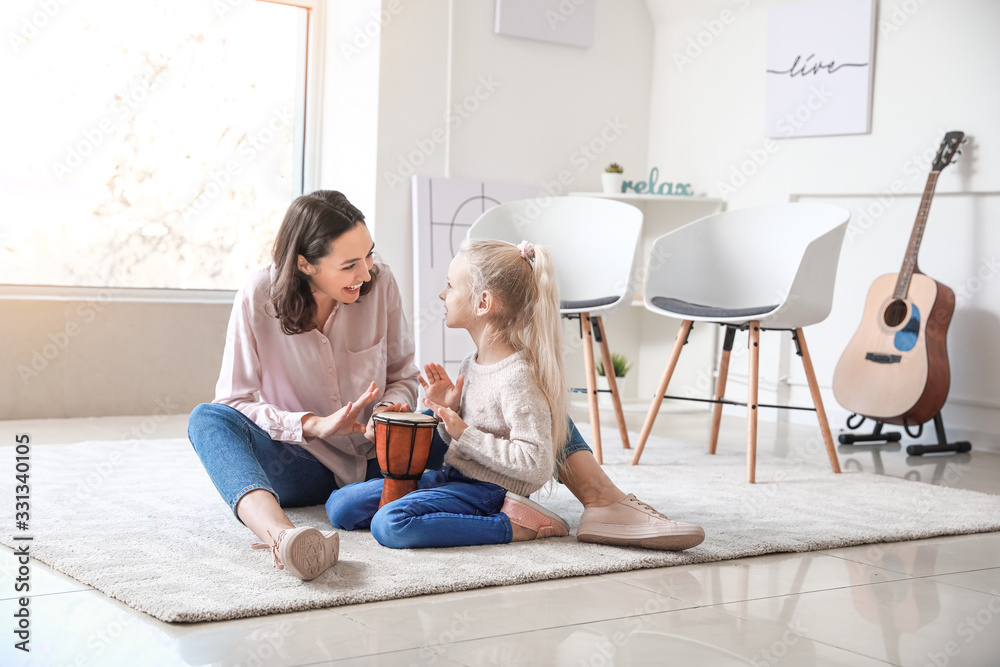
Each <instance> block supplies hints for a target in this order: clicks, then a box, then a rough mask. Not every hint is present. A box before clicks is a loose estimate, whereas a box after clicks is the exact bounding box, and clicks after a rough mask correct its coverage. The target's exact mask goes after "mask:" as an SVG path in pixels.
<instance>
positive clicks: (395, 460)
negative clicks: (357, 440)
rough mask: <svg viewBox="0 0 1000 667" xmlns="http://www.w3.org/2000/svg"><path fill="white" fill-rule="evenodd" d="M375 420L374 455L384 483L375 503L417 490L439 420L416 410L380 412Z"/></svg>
mask: <svg viewBox="0 0 1000 667" xmlns="http://www.w3.org/2000/svg"><path fill="white" fill-rule="evenodd" d="M373 420H374V422H375V455H376V456H377V457H378V467H379V468H380V469H381V470H382V476H383V477H384V478H385V482H384V483H383V485H382V500H381V501H380V502H379V504H378V506H379V507H382V505H385V504H386V503H391V502H392V501H393V500H398V499H400V498H402V497H403V496H405V495H406V494H407V493H410V492H411V491H416V490H417V482H418V481H419V480H420V476H421V475H422V474H423V472H424V466H425V465H427V457H428V456H429V455H430V453H431V441H432V440H433V439H434V429H436V428H437V425H438V422H439V421H440V420H439V419H438V418H437V417H434V416H433V415H425V414H420V413H417V412H380V413H378V414H377V415H375V416H374V417H373Z"/></svg>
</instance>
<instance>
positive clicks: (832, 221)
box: [632, 203, 851, 484]
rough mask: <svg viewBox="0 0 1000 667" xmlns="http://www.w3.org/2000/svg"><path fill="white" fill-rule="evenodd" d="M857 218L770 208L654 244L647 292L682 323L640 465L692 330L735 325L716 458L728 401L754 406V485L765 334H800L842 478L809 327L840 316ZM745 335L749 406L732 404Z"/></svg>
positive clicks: (750, 422)
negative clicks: (739, 344) (849, 231)
mask: <svg viewBox="0 0 1000 667" xmlns="http://www.w3.org/2000/svg"><path fill="white" fill-rule="evenodd" d="M850 217H851V214H850V212H849V211H847V210H846V209H844V208H841V207H839V206H833V205H830V204H814V203H791V204H776V205H770V206H760V207H755V208H747V209H739V210H735V211H725V212H722V213H716V214H714V215H710V216H708V217H705V218H702V219H700V220H695V221H694V222H692V223H690V224H688V225H685V226H683V227H681V228H680V229H677V230H675V231H673V232H670V233H669V234H665V235H663V236H661V237H660V238H658V239H657V240H656V241H655V242H654V244H653V248H652V251H651V253H650V260H649V266H648V267H647V276H646V285H645V289H644V292H643V298H644V300H645V305H646V308H647V309H648V310H650V311H652V312H654V313H659V314H661V315H666V316H667V317H672V318H676V319H679V320H682V323H681V327H680V329H679V330H678V332H677V338H676V339H675V341H674V346H673V350H672V351H671V354H670V357H669V359H668V361H667V365H666V368H665V370H664V373H663V377H662V379H661V380H660V385H659V387H658V388H657V390H656V394H655V396H654V397H653V402H652V404H651V405H650V407H649V413H648V414H647V416H646V421H645V423H644V424H643V427H642V433H641V434H640V435H639V444H638V446H637V447H636V450H635V454H634V455H633V457H632V465H635V464H637V463H638V462H639V457H640V456H642V450H643V448H644V447H645V445H646V440H647V438H649V433H650V431H651V430H652V428H653V422H654V421H655V420H656V416H657V413H658V411H659V409H660V404H661V403H662V402H663V398H664V395H665V393H666V390H667V385H668V384H670V377H671V375H672V374H673V372H674V368H675V366H676V365H677V359H678V358H679V357H680V353H681V348H683V346H684V343H685V342H686V341H687V338H688V335H689V333H690V331H691V326H692V324H693V323H694V322H695V321H704V322H715V323H717V324H720V325H722V326H724V327H726V334H725V341H724V343H723V347H722V359H721V362H720V364H719V379H718V382H717V383H716V389H715V400H714V401H710V402H713V403H715V406H714V411H713V414H712V432H711V436H710V439H709V450H708V451H709V453H710V454H714V453H715V447H716V443H717V442H718V438H719V423H720V420H721V418H722V405H723V403H728V404H733V405H747V481H748V482H750V483H751V484H752V483H753V482H754V473H755V468H756V457H757V408H758V403H757V369H758V360H759V355H760V348H759V342H760V331H761V330H763V329H779V330H781V329H783V330H791V331H792V340H793V341H794V342H795V346H796V352H797V354H798V355H799V356H801V357H802V364H803V366H804V367H805V373H806V378H807V379H808V381H809V389H810V392H811V393H812V400H813V404H814V406H815V411H816V416H817V418H818V419H819V426H820V430H821V431H822V433H823V441H824V442H825V444H826V451H827V455H828V456H829V459H830V467H831V468H832V469H833V471H834V472H840V465H839V463H838V461H837V454H836V452H835V450H834V447H833V438H832V436H831V435H830V426H829V424H828V423H827V419H826V411H825V410H824V409H823V400H822V398H821V397H820V393H819V387H818V386H817V384H816V375H815V373H814V372H813V366H812V361H811V359H810V357H809V348H808V347H807V346H806V339H805V335H804V334H803V332H802V328H803V327H805V326H807V325H810V324H815V323H817V322H821V321H822V320H824V319H826V316H827V315H829V314H830V308H831V305H832V302H833V287H834V280H835V278H836V275H837V261H838V259H839V257H840V247H841V244H842V243H843V238H844V232H845V230H846V228H847V222H848V220H849V219H850ZM737 329H740V330H748V331H749V335H750V343H749V350H750V355H749V356H750V361H749V380H748V390H747V394H748V396H747V402H746V403H738V402H735V401H728V400H726V399H725V391H726V376H727V374H728V372H729V355H730V352H731V351H732V349H733V338H734V336H735V334H736V330H737ZM670 398H677V397H670ZM765 407H787V406H765Z"/></svg>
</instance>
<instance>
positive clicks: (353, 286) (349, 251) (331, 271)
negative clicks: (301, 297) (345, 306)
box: [298, 222, 375, 303]
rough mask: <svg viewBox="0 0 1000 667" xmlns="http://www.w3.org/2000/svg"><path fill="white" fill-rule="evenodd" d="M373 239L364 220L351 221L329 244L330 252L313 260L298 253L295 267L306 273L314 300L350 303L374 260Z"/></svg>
mask: <svg viewBox="0 0 1000 667" xmlns="http://www.w3.org/2000/svg"><path fill="white" fill-rule="evenodd" d="M374 252H375V243H374V242H372V237H371V234H369V233H368V227H367V226H365V224H364V223H360V222H359V223H358V224H356V225H354V227H352V228H351V229H350V230H348V231H346V232H344V233H343V234H341V235H340V236H339V237H338V238H336V239H335V240H334V241H333V242H332V243H331V244H330V252H328V253H327V255H326V257H324V258H323V259H321V260H319V261H318V262H317V263H316V264H310V263H309V262H308V261H307V260H306V258H305V257H303V256H302V255H299V261H298V266H299V270H300V271H302V272H303V273H305V274H306V275H307V276H309V283H310V285H311V286H312V289H313V296H314V297H316V299H317V301H318V300H320V299H322V298H323V297H328V298H330V299H333V300H334V301H340V302H342V303H354V302H355V301H357V300H358V295H359V294H360V293H361V285H362V284H364V283H366V282H368V281H369V280H371V278H372V276H371V273H370V270H371V268H372V264H373V263H374V262H375V256H374Z"/></svg>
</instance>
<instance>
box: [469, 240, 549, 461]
mask: <svg viewBox="0 0 1000 667" xmlns="http://www.w3.org/2000/svg"><path fill="white" fill-rule="evenodd" d="M522 247H525V248H526V249H525V250H524V251H523V252H522V250H521V247H519V246H515V245H512V244H510V243H507V242H506V241H485V240H473V239H468V240H466V241H465V242H464V243H463V244H462V249H461V251H460V252H462V253H463V254H464V255H465V258H466V260H467V261H468V265H469V277H470V282H471V284H470V288H471V289H470V293H471V295H472V298H473V300H474V302H473V303H472V306H473V307H475V305H476V301H478V296H477V295H480V294H482V293H483V292H489V293H490V294H491V295H492V296H493V300H494V308H493V310H492V312H491V314H490V316H489V319H488V321H487V322H486V339H487V340H488V341H490V342H491V343H502V344H505V345H509V346H510V347H512V348H513V349H514V350H515V351H518V352H521V353H523V354H524V356H525V359H526V360H527V362H528V365H529V366H530V368H531V370H532V372H533V373H534V376H535V378H534V379H535V382H536V383H537V384H538V387H539V388H540V389H541V390H542V394H543V395H544V396H545V399H546V401H547V402H548V404H549V412H551V414H552V449H553V452H554V454H555V460H556V467H557V469H558V466H559V464H561V463H562V460H561V455H562V451H563V445H564V444H565V441H566V378H565V375H564V373H563V348H562V325H561V324H560V317H561V315H560V312H559V285H558V284H557V283H556V274H555V268H554V267H553V266H552V257H551V255H549V253H548V251H547V250H546V249H545V248H544V247H542V246H538V245H536V246H530V245H529V246H525V244H522Z"/></svg>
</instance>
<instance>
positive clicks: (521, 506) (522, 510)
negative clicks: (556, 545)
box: [500, 491, 569, 537]
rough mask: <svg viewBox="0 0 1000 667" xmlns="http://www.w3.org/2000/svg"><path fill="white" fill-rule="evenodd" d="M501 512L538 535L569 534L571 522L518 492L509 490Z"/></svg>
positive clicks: (556, 535)
mask: <svg viewBox="0 0 1000 667" xmlns="http://www.w3.org/2000/svg"><path fill="white" fill-rule="evenodd" d="M500 511H501V512H503V513H504V514H506V515H507V518H508V519H510V522H511V523H513V524H515V525H517V526H521V527H522V528H527V529H528V530H533V531H535V532H536V533H538V537H565V536H566V535H569V524H568V523H566V520H565V519H563V518H562V517H561V516H559V515H558V514H556V513H555V512H550V511H549V510H547V509H545V508H544V507H542V506H541V505H539V504H538V503H536V502H535V501H534V500H529V499H528V498H525V497H524V496H519V495H517V494H516V493H511V492H510V491H508V492H507V497H506V498H505V499H504V501H503V507H502V508H501V509H500Z"/></svg>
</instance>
